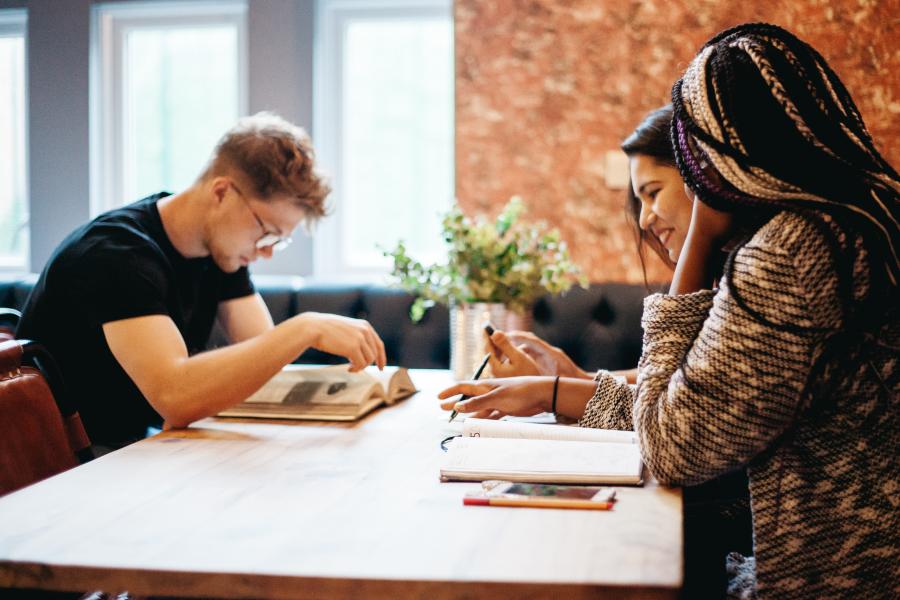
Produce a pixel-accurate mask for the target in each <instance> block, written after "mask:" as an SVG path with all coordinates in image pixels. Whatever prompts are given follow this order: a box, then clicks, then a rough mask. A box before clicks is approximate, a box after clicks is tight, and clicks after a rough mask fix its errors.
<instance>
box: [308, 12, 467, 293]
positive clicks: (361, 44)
mask: <svg viewBox="0 0 900 600" xmlns="http://www.w3.org/2000/svg"><path fill="white" fill-rule="evenodd" d="M317 9H318V10H317V28H316V65H315V66H316V69H315V77H314V79H315V84H314V90H315V105H314V107H315V119H314V121H315V128H314V132H313V133H314V142H315V145H316V148H317V151H318V155H319V161H320V162H321V163H322V166H323V167H324V169H325V170H326V171H328V172H329V173H330V174H331V175H332V187H333V189H334V191H333V193H332V197H331V202H332V203H333V206H334V210H333V214H332V215H331V216H329V217H328V218H326V219H324V220H323V221H322V224H321V225H320V227H319V231H318V232H317V234H316V236H315V274H316V276H318V277H323V278H330V279H333V278H336V277H353V278H359V277H361V276H375V275H378V274H383V273H385V272H386V270H387V268H388V265H389V262H388V260H387V259H385V258H384V257H383V256H382V253H381V251H380V250H379V246H380V247H382V248H393V246H394V245H395V244H396V243H397V241H398V240H400V239H403V240H404V242H405V243H406V245H407V248H408V249H409V251H410V253H412V254H413V255H414V256H416V257H417V258H420V259H422V260H435V259H437V258H438V257H440V256H441V255H442V254H444V250H443V242H442V240H441V235H440V214H441V213H443V212H445V211H446V210H447V209H449V208H450V206H451V204H452V202H453V189H454V174H453V165H454V163H453V151H454V150H453V102H454V96H453V80H454V76H453V20H452V14H451V2H450V0H418V1H416V0H376V1H370V2H359V1H353V0H319V4H318V5H317Z"/></svg>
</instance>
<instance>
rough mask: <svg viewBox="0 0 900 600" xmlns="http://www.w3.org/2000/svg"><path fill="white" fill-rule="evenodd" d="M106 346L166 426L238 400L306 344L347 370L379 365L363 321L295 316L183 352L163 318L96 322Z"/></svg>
mask: <svg viewBox="0 0 900 600" xmlns="http://www.w3.org/2000/svg"><path fill="white" fill-rule="evenodd" d="M103 333H104V335H105V336H106V342H107V344H108V345H109V348H110V351H111V352H112V354H113V356H115V358H116V360H117V361H118V362H119V364H120V365H121V366H122V368H123V369H124V370H125V372H126V373H127V374H128V376H129V377H130V378H131V380H132V381H134V383H135V385H137V387H138V389H139V390H140V391H141V393H142V394H143V395H144V397H145V398H146V399H147V401H148V402H150V405H151V406H153V408H154V409H155V410H156V411H157V412H158V413H159V414H160V415H161V416H162V417H163V419H165V421H166V424H167V425H169V426H171V427H186V426H187V425H189V424H190V423H192V422H194V421H196V420H198V419H202V418H204V417H208V416H211V415H214V414H216V413H217V412H219V411H220V410H223V409H225V408H228V407H229V406H233V405H234V404H237V403H238V402H241V401H243V400H245V399H246V398H247V397H249V396H250V395H251V394H252V393H253V392H255V391H256V390H258V389H259V388H260V387H262V385H263V384H264V383H265V382H266V381H268V380H269V379H270V378H271V377H272V376H274V375H275V374H276V373H278V371H279V370H281V368H282V367H283V366H284V365H286V364H288V363H289V362H291V361H292V360H294V359H295V358H296V357H297V356H298V355H300V354H302V353H303V352H304V351H306V350H307V349H308V348H311V347H313V348H317V349H319V350H322V351H325V352H329V353H331V354H336V355H339V356H344V357H346V358H348V359H349V360H350V363H351V370H360V369H362V368H364V367H365V366H366V365H369V364H372V363H373V362H374V363H375V364H377V365H378V366H379V367H383V366H384V364H385V362H386V358H385V353H384V344H383V343H382V341H381V339H380V338H379V337H378V334H376V333H375V330H374V329H372V326H371V325H370V324H369V323H367V322H366V321H362V320H359V319H350V318H347V317H340V316H337V315H327V314H321V313H303V314H300V315H297V316H295V317H292V318H290V319H288V320H286V321H284V322H282V323H279V324H278V325H277V326H274V327H271V328H269V329H268V330H266V331H264V332H263V333H261V334H259V335H257V336H254V337H251V338H249V339H246V340H244V341H241V342H238V343H236V344H233V345H231V346H227V347H225V348H220V349H218V350H211V351H209V352H203V353H200V354H197V355H195V356H188V352H187V347H186V345H185V343H184V339H183V338H182V337H181V333H180V332H179V331H178V328H177V327H176V326H175V323H174V322H173V321H172V319H171V318H169V317H168V316H164V315H150V316H144V317H136V318H132V319H123V320H121V321H112V322H109V323H104V324H103Z"/></svg>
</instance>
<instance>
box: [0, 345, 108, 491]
mask: <svg viewBox="0 0 900 600" xmlns="http://www.w3.org/2000/svg"><path fill="white" fill-rule="evenodd" d="M39 367H40V368H39ZM53 387H55V388H57V389H56V390H54V389H53ZM54 392H56V394H58V396H60V397H57V396H55V395H54ZM63 395H64V390H63V389H62V382H61V380H60V379H59V374H58V370H57V369H56V368H55V365H54V364H53V363H52V359H51V358H50V357H49V355H48V354H47V353H46V351H45V350H44V349H43V348H42V347H41V346H39V345H38V344H35V343H34V342H29V341H27V340H8V341H4V342H2V343H0V495H3V494H7V493H9V492H12V491H14V490H17V489H19V488H22V487H25V486H26V485H29V484H31V483H34V482H37V481H40V480H41V479H45V478H47V477H50V476H51V475H55V474H57V473H61V472H62V471H65V470H67V469H70V468H72V467H74V466H76V465H78V464H79V463H80V462H83V461H85V460H87V459H89V458H90V456H91V455H90V440H89V439H88V437H87V434H86V433H85V430H84V426H83V425H82V424H81V418H80V417H79V415H78V413H77V412H76V411H75V410H74V408H73V407H71V406H67V405H66V404H65V401H64V400H63V398H62V396H63ZM61 400H62V402H60V401H61Z"/></svg>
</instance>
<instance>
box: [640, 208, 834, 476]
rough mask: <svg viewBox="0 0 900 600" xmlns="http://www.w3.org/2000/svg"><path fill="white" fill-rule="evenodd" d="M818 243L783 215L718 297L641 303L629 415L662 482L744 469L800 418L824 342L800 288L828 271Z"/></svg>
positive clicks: (703, 294) (747, 252)
mask: <svg viewBox="0 0 900 600" xmlns="http://www.w3.org/2000/svg"><path fill="white" fill-rule="evenodd" d="M817 235H819V234H818V232H817V231H816V230H815V229H814V228H813V227H812V226H811V225H810V224H809V223H807V222H806V221H805V220H803V219H802V218H801V217H798V216H796V215H787V214H782V215H779V216H778V217H776V218H775V219H773V221H772V222H771V223H770V224H769V225H768V226H766V227H764V228H763V230H761V231H760V232H758V233H757V235H756V236H755V237H754V240H753V241H751V242H750V243H748V244H747V245H746V246H745V247H744V248H743V249H742V250H741V251H739V252H738V254H737V256H736V257H735V261H734V269H733V279H732V280H729V281H726V282H723V284H722V286H721V288H720V289H719V291H718V292H717V293H713V292H712V291H700V292H695V293H692V294H685V295H680V296H665V295H660V294H657V295H655V296H651V297H649V298H648V299H647V300H646V301H645V310H644V317H643V326H644V349H643V354H642V357H641V362H640V365H639V376H638V393H637V398H636V401H635V404H634V411H633V415H634V421H635V430H636V431H637V433H638V436H639V438H640V440H641V447H642V451H643V453H644V459H645V461H646V462H647V464H648V466H649V467H650V469H651V471H652V472H653V474H654V475H655V476H656V477H657V479H659V480H660V482H662V483H666V484H674V485H685V484H694V483H699V482H702V481H705V480H707V479H710V478H712V477H715V476H717V475H720V474H722V473H725V472H727V471H730V470H732V469H734V468H737V467H740V466H742V465H745V464H746V463H748V462H749V461H750V460H751V459H753V458H754V457H755V456H757V455H759V454H760V453H761V452H762V451H764V450H765V449H766V448H768V447H769V446H771V445H772V444H773V443H775V441H776V440H777V439H778V438H779V436H781V435H782V434H783V433H784V432H785V431H787V430H788V429H789V428H790V427H791V425H792V424H793V423H794V421H795V420H796V418H797V415H798V414H799V412H800V410H801V399H802V394H803V391H804V389H805V386H806V382H807V377H808V374H809V370H810V367H811V364H812V362H813V359H812V356H813V353H814V351H815V346H816V344H817V342H818V336H819V334H818V333H816V330H815V329H814V327H815V326H816V325H819V323H817V322H815V320H814V318H813V316H814V312H813V311H811V310H810V308H809V306H810V298H811V297H812V295H811V294H810V292H809V291H808V290H806V289H805V288H803V287H802V283H801V282H803V281H808V280H810V279H809V272H808V271H809V269H810V265H812V268H816V269H818V270H819V271H820V272H819V273H818V276H817V277H818V278H813V279H812V280H818V281H827V275H828V269H831V266H830V265H829V264H828V263H829V261H828V260H827V256H828V251H827V249H826V246H825V242H824V240H822V239H821V238H820V237H817ZM801 248H802V250H801ZM735 288H736V289H737V290H738V291H739V293H740V297H741V298H742V300H743V302H739V301H738V300H737V299H736V298H735V296H734V294H733V289H735ZM816 293H829V290H828V289H819V290H816ZM760 317H761V318H760Z"/></svg>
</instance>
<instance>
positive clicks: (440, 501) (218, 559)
mask: <svg viewBox="0 0 900 600" xmlns="http://www.w3.org/2000/svg"><path fill="white" fill-rule="evenodd" d="M412 376H413V379H414V380H415V382H416V384H417V385H418V386H419V388H420V389H421V390H422V391H421V392H419V393H418V394H417V395H416V396H414V397H412V398H410V399H408V400H406V401H404V402H402V403H400V404H399V405H396V406H393V407H390V408H385V409H380V410H378V411H376V412H375V413H373V414H371V415H369V416H368V417H367V418H365V419H363V420H362V421H361V422H359V423H355V424H333V423H290V424H285V423H283V422H280V423H272V422H260V421H236V420H217V419H206V420H204V421H201V422H199V423H197V424H195V425H194V426H193V427H191V428H190V429H187V430H182V431H173V432H166V433H163V434H160V435H157V436H155V437H153V438H150V439H147V440H144V441H142V442H139V443H137V444H134V445H132V446H129V447H127V448H124V449H122V450H119V451H117V452H114V453H112V454H108V455H106V456H103V457H101V458H99V459H97V460H95V461H93V462H91V463H88V464H87V465H84V466H81V467H78V468H76V469H73V470H71V471H68V472H66V473H63V474H61V475H58V476H56V477H53V478H51V479H49V480H46V481H43V482H41V483H38V484H37V485H34V486H31V487H28V488H25V489H24V490H20V491H19V492H16V493H14V494H10V495H9V496H6V497H4V498H2V499H0V587H29V588H43V589H52V590H91V589H104V590H109V591H122V590H129V591H131V592H132V593H135V594H154V595H177V596H190V597H197V596H204V597H209V596H215V597H223V598H304V597H329V598H334V597H345V598H349V597H354V598H359V597H367V598H368V597H373V598H397V597H420V598H425V597H427V598H460V597H465V598H476V597H486V598H488V597H489V598H504V597H510V598H512V597H515V598H528V597H531V598H534V597H560V598H562V597H565V598H588V597H590V598H596V597H615V598H674V597H676V596H677V591H678V588H679V587H680V585H681V577H682V531H681V529H682V519H681V493H680V491H679V490H671V489H666V488H662V487H659V486H657V485H656V484H655V483H653V482H650V483H649V484H647V485H645V486H644V487H642V488H626V487H622V488H619V489H620V491H619V502H618V504H617V505H616V507H615V509H614V510H612V511H608V512H606V511H576V510H548V509H525V508H497V507H464V506H463V505H462V496H463V495H464V493H465V492H467V491H469V490H473V489H477V487H478V484H471V483H440V482H439V481H438V469H439V465H440V463H441V461H442V458H443V453H442V452H441V450H440V448H439V447H438V443H439V442H440V440H441V439H442V438H444V437H445V436H447V435H450V434H452V433H454V432H457V431H458V429H459V426H458V425H457V424H455V423H454V424H452V425H448V423H447V414H446V413H444V412H442V411H441V410H440V409H439V408H438V406H437V402H436V400H435V395H436V393H437V391H438V390H439V389H441V388H442V387H444V386H445V385H446V384H448V383H449V382H450V374H449V373H448V372H445V371H424V370H420V371H413V373H412ZM0 596H2V590H0Z"/></svg>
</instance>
